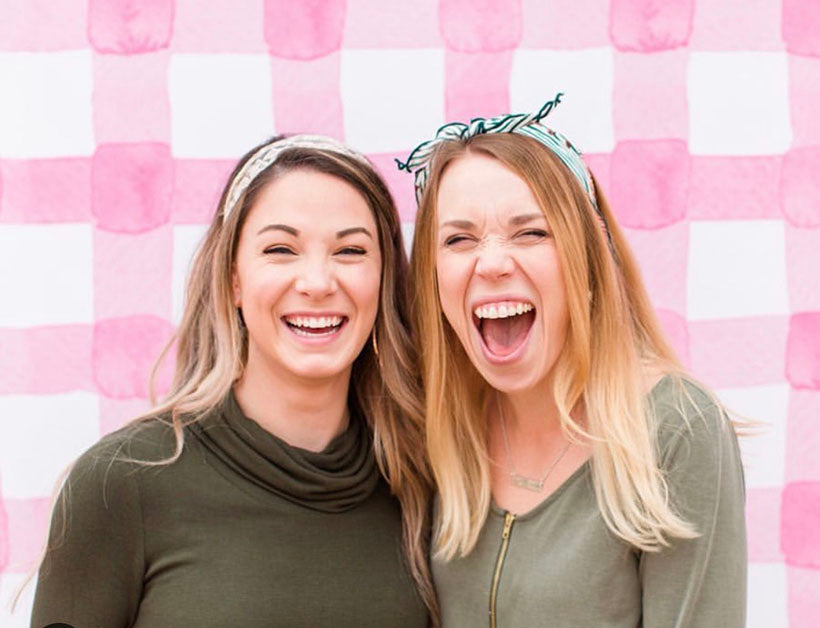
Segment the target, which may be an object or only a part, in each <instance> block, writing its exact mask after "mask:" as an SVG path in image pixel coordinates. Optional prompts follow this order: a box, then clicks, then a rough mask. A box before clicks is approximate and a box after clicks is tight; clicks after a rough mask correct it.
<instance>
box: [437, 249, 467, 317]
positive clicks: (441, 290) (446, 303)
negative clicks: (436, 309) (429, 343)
mask: <svg viewBox="0 0 820 628" xmlns="http://www.w3.org/2000/svg"><path fill="white" fill-rule="evenodd" d="M465 262H466V261H465V260H460V259H454V258H453V256H450V255H446V254H445V255H442V256H440V257H439V259H438V261H437V263H436V278H437V279H438V296H439V302H440V303H441V309H442V311H443V312H444V315H445V316H446V317H447V320H448V321H450V325H451V326H452V327H453V329H455V330H457V331H458V330H459V328H460V327H461V326H462V321H463V319H464V315H463V309H464V300H465V298H466V295H467V284H468V283H469V264H467V263H465Z"/></svg>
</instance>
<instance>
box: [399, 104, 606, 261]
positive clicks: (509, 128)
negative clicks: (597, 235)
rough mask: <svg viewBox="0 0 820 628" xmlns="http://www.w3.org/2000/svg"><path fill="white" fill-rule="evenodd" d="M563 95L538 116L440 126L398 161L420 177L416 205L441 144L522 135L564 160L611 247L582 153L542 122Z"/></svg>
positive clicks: (508, 116)
mask: <svg viewBox="0 0 820 628" xmlns="http://www.w3.org/2000/svg"><path fill="white" fill-rule="evenodd" d="M563 95H564V94H562V93H558V94H556V95H555V98H553V99H552V100H548V101H547V102H545V103H544V105H543V106H542V107H541V108H540V109H539V110H538V111H536V112H535V113H529V114H526V113H514V114H507V115H503V116H496V117H495V118H473V119H472V120H470V124H465V123H463V122H450V123H449V124H445V125H444V126H442V127H440V128H439V130H438V131H436V136H435V137H434V138H433V139H431V140H427V141H426V142H422V143H421V144H419V145H418V146H416V148H414V149H413V152H411V153H410V155H409V156H408V157H407V160H406V161H404V162H402V161H399V160H398V159H396V160H395V161H396V164H397V165H398V167H399V170H406V171H407V172H411V173H415V175H416V180H415V187H416V202H419V203H420V202H421V197H422V195H423V194H424V188H425V187H426V185H427V177H428V176H429V174H430V164H431V162H432V159H433V155H434V154H435V152H436V148H438V147H439V146H440V145H441V144H443V143H445V142H452V141H458V140H466V139H468V138H470V137H473V136H475V135H481V134H483V133H518V134H519V135H526V136H528V137H531V138H533V139H534V140H537V141H538V142H539V143H540V144H543V145H544V146H546V147H547V148H549V149H550V151H552V153H553V154H555V155H556V156H557V157H558V159H560V160H561V163H563V164H564V165H565V166H566V167H567V168H569V171H570V172H571V173H572V174H573V175H574V176H575V178H576V179H577V180H578V182H579V183H580V184H581V187H582V188H583V189H584V191H585V192H586V194H587V197H588V198H589V200H590V202H591V203H592V207H593V208H594V210H595V214H596V216H597V217H598V220H599V222H600V223H601V228H602V229H603V230H604V233H605V234H606V237H607V240H609V242H610V246H611V244H612V239H611V237H610V234H609V229H608V228H607V226H606V220H605V219H604V215H603V214H602V213H601V210H600V209H599V208H598V201H597V200H596V199H595V186H594V185H593V184H592V175H590V173H589V169H588V168H587V166H586V164H585V163H584V162H583V160H582V159H581V153H580V152H579V151H578V149H577V148H575V146H573V145H572V143H571V142H570V141H569V140H568V139H567V138H566V137H564V136H563V135H562V134H561V133H559V132H558V131H554V130H553V129H550V128H547V127H546V126H544V125H543V124H541V120H543V119H544V118H546V117H547V116H548V115H549V114H550V112H551V111H552V110H553V109H554V108H555V107H557V106H558V105H559V104H560V102H561V97H562V96H563Z"/></svg>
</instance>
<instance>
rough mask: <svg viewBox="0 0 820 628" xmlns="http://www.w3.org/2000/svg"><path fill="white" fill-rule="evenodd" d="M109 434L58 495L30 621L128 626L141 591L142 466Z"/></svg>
mask: <svg viewBox="0 0 820 628" xmlns="http://www.w3.org/2000/svg"><path fill="white" fill-rule="evenodd" d="M112 444H116V443H113V442H112V441H111V440H106V439H104V440H103V441H101V442H100V443H99V444H98V445H95V446H94V447H92V448H91V449H90V450H89V451H88V452H86V453H85V454H84V455H83V456H81V457H80V458H79V460H77V462H76V463H75V464H74V467H73V468H72V470H71V473H70V474H69V476H68V479H67V481H66V483H65V485H64V487H63V489H62V491H61V493H60V496H59V497H58V500H57V502H56V505H55V508H54V512H53V515H52V521H51V530H50V532H49V540H48V548H49V549H48V552H47V553H46V556H45V559H44V561H43V563H42V565H41V566H40V572H39V575H38V580H37V590H36V593H35V597H34V608H33V613H32V618H31V626H32V628H43V626H48V625H50V624H57V623H59V624H60V625H62V624H67V625H70V626H76V627H77V628H80V627H81V626H82V627H83V628H125V627H126V626H131V625H132V624H133V623H134V620H135V617H136V614H137V609H138V606H139V601H140V598H141V594H142V583H143V572H144V559H143V531H142V514H141V507H140V494H139V487H138V485H137V473H135V471H138V467H136V466H135V465H134V464H133V463H126V462H122V461H120V460H117V459H116V453H117V451H118V449H119V448H118V447H112V446H111V445H112Z"/></svg>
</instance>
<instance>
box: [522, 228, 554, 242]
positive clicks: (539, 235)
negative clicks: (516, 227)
mask: <svg viewBox="0 0 820 628" xmlns="http://www.w3.org/2000/svg"><path fill="white" fill-rule="evenodd" d="M548 236H549V233H548V232H546V231H544V230H543V229H525V230H524V231H519V232H518V233H516V234H515V237H516V238H526V239H527V240H530V241H534V240H542V239H544V238H546V237H548Z"/></svg>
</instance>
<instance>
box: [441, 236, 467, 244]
mask: <svg viewBox="0 0 820 628" xmlns="http://www.w3.org/2000/svg"><path fill="white" fill-rule="evenodd" d="M470 240H472V238H471V237H470V236H466V235H464V234H457V235H453V236H450V237H449V238H447V239H445V240H444V246H457V245H459V244H464V243H465V242H469V241H470Z"/></svg>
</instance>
